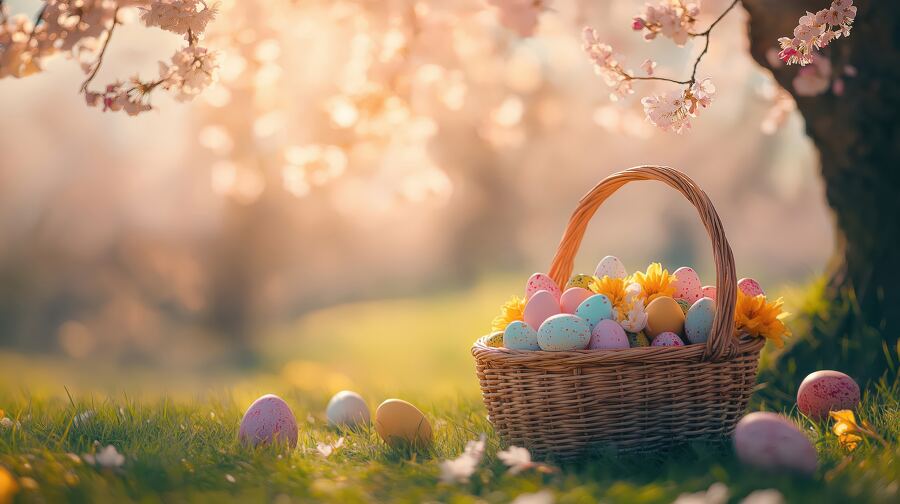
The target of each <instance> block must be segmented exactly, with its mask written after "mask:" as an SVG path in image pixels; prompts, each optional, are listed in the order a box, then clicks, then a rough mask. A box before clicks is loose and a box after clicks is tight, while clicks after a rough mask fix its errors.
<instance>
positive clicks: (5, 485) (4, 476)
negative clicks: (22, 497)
mask: <svg viewBox="0 0 900 504" xmlns="http://www.w3.org/2000/svg"><path fill="white" fill-rule="evenodd" d="M18 491H19V484H18V483H16V478H14V477H13V475H12V474H10V473H9V471H7V470H6V469H4V468H3V467H2V466H0V504H8V503H10V502H12V501H13V496H15V495H16V493H17V492H18Z"/></svg>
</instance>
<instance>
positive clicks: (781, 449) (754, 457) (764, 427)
mask: <svg viewBox="0 0 900 504" xmlns="http://www.w3.org/2000/svg"><path fill="white" fill-rule="evenodd" d="M734 450H735V452H736V453H737V457H738V459H739V460H740V461H741V462H743V463H744V464H747V465H751V466H754V467H758V468H760V469H766V470H771V471H776V470H780V469H787V470H791V471H797V472H800V473H803V474H808V475H811V474H812V473H814V472H816V466H817V465H818V460H817V458H816V449H815V448H814V447H813V445H812V443H810V442H809V439H808V438H807V437H806V435H805V434H803V432H802V431H800V429H799V428H798V427H797V426H796V425H794V423H793V422H791V421H790V420H788V419H787V418H785V417H783V416H781V415H777V414H775V413H770V412H765V411H757V412H755V413H750V414H749V415H746V416H745V417H744V418H742V419H741V420H740V422H738V424H737V427H736V428H735V430H734Z"/></svg>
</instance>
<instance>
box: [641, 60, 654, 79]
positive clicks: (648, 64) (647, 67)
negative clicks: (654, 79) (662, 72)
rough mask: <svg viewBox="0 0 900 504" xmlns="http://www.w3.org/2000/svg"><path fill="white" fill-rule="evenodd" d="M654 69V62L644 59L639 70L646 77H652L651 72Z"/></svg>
mask: <svg viewBox="0 0 900 504" xmlns="http://www.w3.org/2000/svg"><path fill="white" fill-rule="evenodd" d="M654 69H656V62H655V61H653V60H652V59H645V60H644V62H643V63H641V70H643V71H644V73H645V74H647V75H648V76H652V75H653V70H654Z"/></svg>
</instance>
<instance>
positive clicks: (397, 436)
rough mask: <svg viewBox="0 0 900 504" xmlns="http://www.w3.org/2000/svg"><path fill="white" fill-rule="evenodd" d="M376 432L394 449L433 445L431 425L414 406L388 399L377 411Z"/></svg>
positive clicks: (398, 400)
mask: <svg viewBox="0 0 900 504" xmlns="http://www.w3.org/2000/svg"><path fill="white" fill-rule="evenodd" d="M375 431H376V432H378V435H379V436H381V439H383V440H384V442H385V443H387V444H389V445H391V446H392V447H394V448H400V447H413V448H425V447H427V446H429V445H430V444H431V440H432V434H431V424H429V423H428V419H427V418H425V415H424V414H423V413H422V412H421V411H419V408H416V407H415V406H413V405H412V404H410V403H408V402H406V401H403V400H400V399H388V400H386V401H384V402H383V403H381V405H379V406H378V409H377V410H375Z"/></svg>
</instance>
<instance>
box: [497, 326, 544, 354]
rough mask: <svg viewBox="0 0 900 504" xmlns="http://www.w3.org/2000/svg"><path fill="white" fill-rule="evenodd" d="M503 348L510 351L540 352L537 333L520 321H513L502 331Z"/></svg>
mask: <svg viewBox="0 0 900 504" xmlns="http://www.w3.org/2000/svg"><path fill="white" fill-rule="evenodd" d="M503 346H505V347H506V348H509V349H510V350H540V349H541V347H540V346H539V345H538V340H537V331H535V330H534V328H532V327H531V326H530V325H528V324H526V323H525V322H522V321H521V320H514V321H512V322H510V323H509V325H508V326H506V330H505V331H503Z"/></svg>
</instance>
